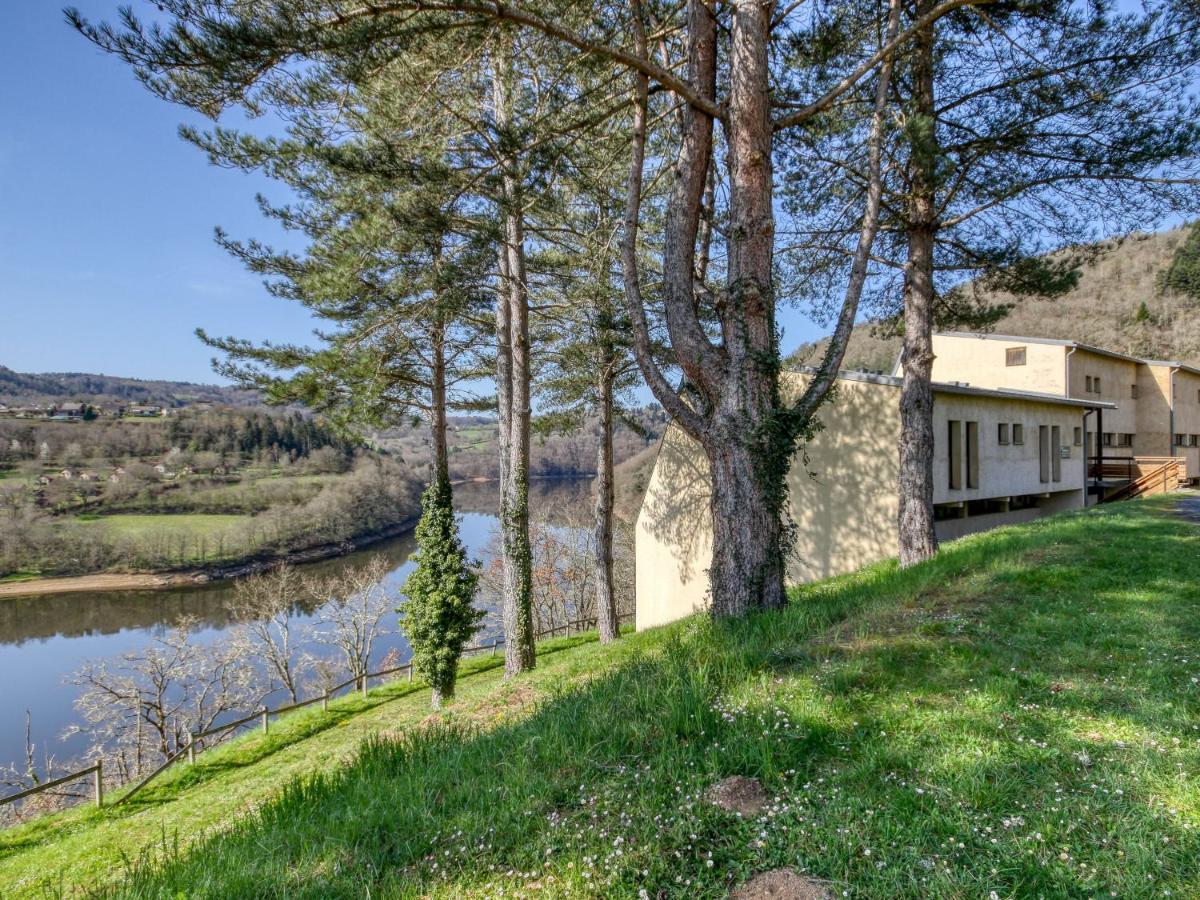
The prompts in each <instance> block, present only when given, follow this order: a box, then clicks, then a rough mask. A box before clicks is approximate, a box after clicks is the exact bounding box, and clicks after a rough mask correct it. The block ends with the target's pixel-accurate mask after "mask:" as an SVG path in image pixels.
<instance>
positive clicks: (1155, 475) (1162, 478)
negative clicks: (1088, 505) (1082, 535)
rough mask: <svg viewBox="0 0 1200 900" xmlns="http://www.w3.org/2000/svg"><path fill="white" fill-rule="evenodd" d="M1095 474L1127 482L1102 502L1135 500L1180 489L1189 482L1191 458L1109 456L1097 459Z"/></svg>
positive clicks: (1103, 477)
mask: <svg viewBox="0 0 1200 900" xmlns="http://www.w3.org/2000/svg"><path fill="white" fill-rule="evenodd" d="M1089 474H1090V476H1091V477H1093V478H1099V479H1102V480H1104V481H1107V482H1110V483H1111V482H1112V481H1123V482H1124V484H1122V485H1120V486H1118V487H1117V488H1116V489H1115V490H1113V491H1110V492H1108V493H1106V494H1104V496H1103V497H1102V499H1101V501H1100V502H1101V503H1112V502H1115V501H1117V500H1132V499H1133V498H1135V497H1149V496H1152V495H1154V494H1165V493H1168V492H1170V491H1176V490H1179V488H1180V487H1182V486H1183V485H1186V484H1187V483H1188V471H1187V460H1186V459H1185V458H1184V457H1181V456H1133V457H1129V458H1128V459H1111V458H1110V459H1106V460H1102V461H1100V462H1098V463H1093V465H1092V467H1091V472H1090V473H1089Z"/></svg>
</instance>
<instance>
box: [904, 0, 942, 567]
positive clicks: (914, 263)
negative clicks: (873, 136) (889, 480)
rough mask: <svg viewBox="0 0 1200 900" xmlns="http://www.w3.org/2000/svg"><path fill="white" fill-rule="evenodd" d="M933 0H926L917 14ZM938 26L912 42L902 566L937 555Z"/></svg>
mask: <svg viewBox="0 0 1200 900" xmlns="http://www.w3.org/2000/svg"><path fill="white" fill-rule="evenodd" d="M931 3H932V0H922V2H921V4H920V7H919V8H918V15H920V14H923V13H924V12H926V11H927V9H928V7H929V6H930V5H931ZM933 44H934V32H933V26H930V27H928V28H925V29H923V30H921V31H920V32H918V34H917V36H916V39H915V41H914V46H913V66H912V85H913V96H912V113H911V114H912V115H913V116H914V117H915V127H911V128H910V132H909V133H910V140H911V143H912V145H911V161H910V163H909V183H910V184H909V190H910V193H909V201H908V223H907V224H908V260H907V264H906V266H905V270H904V347H903V350H902V353H901V361H902V364H903V366H904V383H903V386H902V387H901V390H900V448H899V450H900V484H899V487H900V518H899V545H900V565H901V566H911V565H913V564H915V563H918V562H921V561H922V560H925V559H929V558H930V557H932V556H933V555H934V554H935V553H937V547H938V542H937V533H936V531H935V530H934V520H933V448H934V433H933V387H932V380H933V359H934V357H933V319H934V302H935V297H934V284H933V268H934V239H935V236H936V229H937V224H936V219H937V211H936V208H935V199H936V197H935V193H936V190H937V187H936V181H935V179H936V172H935V171H934V166H935V164H936V134H935V132H934V93H933V90H934V87H933Z"/></svg>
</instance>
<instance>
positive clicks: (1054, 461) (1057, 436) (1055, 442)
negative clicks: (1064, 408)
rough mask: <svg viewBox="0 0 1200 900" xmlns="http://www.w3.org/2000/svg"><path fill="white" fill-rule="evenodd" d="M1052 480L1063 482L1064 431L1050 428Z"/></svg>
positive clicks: (1053, 427) (1055, 427)
mask: <svg viewBox="0 0 1200 900" xmlns="http://www.w3.org/2000/svg"><path fill="white" fill-rule="evenodd" d="M1050 480H1051V481H1062V429H1061V428H1059V427H1058V426H1057V425H1053V426H1051V428H1050Z"/></svg>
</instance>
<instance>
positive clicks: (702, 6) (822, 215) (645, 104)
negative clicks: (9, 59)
mask: <svg viewBox="0 0 1200 900" xmlns="http://www.w3.org/2000/svg"><path fill="white" fill-rule="evenodd" d="M154 7H155V10H156V11H155V14H154V17H153V24H148V23H146V22H143V21H141V20H140V19H139V18H138V17H137V16H136V14H135V13H134V12H132V11H130V10H125V11H123V12H122V14H121V18H120V21H119V22H117V23H116V24H100V25H96V24H92V23H89V22H87V21H86V20H84V19H83V18H82V17H81V16H80V14H79V13H77V12H69V13H68V17H69V19H70V21H71V22H72V24H74V26H75V27H77V28H78V29H79V30H80V31H81V32H82V33H83V34H84V35H85V36H86V37H87V38H88V39H89V40H91V41H92V42H93V43H95V44H97V45H99V46H100V47H102V48H104V49H105V50H108V51H110V52H112V53H114V54H116V55H117V56H119V57H121V58H122V59H124V60H125V61H126V62H127V63H129V64H130V65H131V66H132V67H133V68H134V69H135V71H136V73H137V75H138V77H139V78H140V79H141V80H142V81H143V83H144V84H146V86H147V87H148V88H149V89H150V90H151V91H153V92H155V93H156V94H158V95H159V96H160V97H162V98H164V99H166V100H169V101H172V102H175V103H180V104H184V105H186V106H189V107H191V108H193V109H196V110H199V111H201V112H204V113H206V114H209V115H211V116H214V117H215V116H217V115H219V114H220V113H221V112H222V111H223V110H225V109H228V108H231V107H237V106H240V107H242V108H244V109H246V110H249V111H251V112H253V113H260V112H264V111H268V110H269V111H271V112H272V113H273V114H274V116H275V118H276V120H277V121H278V122H279V123H280V126H279V130H278V133H276V134H274V135H271V136H267V137H263V136H260V135H258V134H250V133H247V132H239V131H235V130H231V129H228V128H224V127H220V126H216V127H214V128H212V129H211V130H209V131H202V130H199V129H192V128H188V129H184V131H183V135H184V137H185V138H187V139H188V140H190V141H192V142H193V143H195V144H196V145H197V146H199V147H200V148H201V149H202V150H203V151H204V152H205V153H206V154H207V155H208V157H209V158H210V160H211V161H212V162H214V163H216V164H218V165H223V166H227V167H231V168H238V169H244V170H253V171H259V172H263V173H265V174H267V175H268V176H270V177H272V178H275V179H277V180H278V181H279V182H280V183H281V184H282V185H285V186H286V187H287V188H288V190H289V193H290V196H291V198H292V199H291V200H290V201H289V202H287V203H284V204H275V203H272V202H270V201H269V200H266V199H263V200H262V201H261V206H262V209H263V212H264V213H265V214H266V215H267V216H268V217H269V218H271V219H273V220H274V221H276V222H277V223H279V224H281V225H282V226H283V227H284V228H286V229H289V230H291V231H293V232H295V233H296V234H298V235H299V236H300V237H301V238H302V239H303V240H304V242H305V249H304V250H303V251H300V252H292V251H285V250H280V249H277V248H274V247H271V246H269V245H267V244H264V243H262V242H259V241H256V240H253V239H244V238H235V237H231V236H229V235H228V234H226V233H225V232H223V231H220V230H218V232H217V240H218V242H219V243H220V244H221V245H222V246H224V247H225V248H226V249H227V250H229V252H230V253H232V254H233V255H234V256H235V257H237V258H238V259H240V260H241V261H242V262H243V263H244V264H245V265H246V266H247V267H248V268H250V269H251V270H252V271H254V272H257V273H259V274H261V275H262V276H263V277H264V279H265V281H266V283H267V286H268V289H269V290H270V291H271V292H272V293H275V294H277V295H279V296H281V297H284V298H286V299H289V300H292V301H294V302H298V303H300V304H303V305H304V306H305V307H307V308H308V309H309V310H310V311H311V312H312V313H313V314H314V315H316V316H317V317H318V318H319V319H321V320H323V321H324V322H325V323H327V328H325V329H323V330H322V332H321V335H320V338H321V339H320V341H319V342H318V343H317V345H316V346H292V345H280V344H274V343H266V344H255V343H253V342H249V341H246V340H244V339H240V338H235V337H227V338H220V337H214V336H210V335H206V334H201V337H202V338H203V339H204V340H206V341H208V342H209V343H210V344H211V345H213V346H214V347H216V348H218V349H219V350H220V351H222V352H223V354H224V356H223V361H222V362H221V364H220V366H221V370H222V371H223V372H225V374H227V375H230V376H232V377H233V378H235V379H236V380H237V381H238V382H239V383H241V384H243V385H244V386H247V387H255V388H258V389H259V390H261V391H263V392H264V393H265V395H266V396H267V397H268V398H270V399H271V400H273V401H275V402H279V403H284V402H303V403H305V404H307V405H309V406H310V407H312V408H314V409H319V410H322V411H324V412H326V413H327V414H328V415H329V416H330V417H332V418H333V420H334V421H336V422H338V423H339V424H340V425H341V426H343V427H345V428H348V429H352V428H354V427H358V426H360V425H361V424H362V423H376V424H378V423H386V422H388V421H396V420H398V419H400V418H403V417H406V416H413V415H416V416H419V417H421V418H422V419H423V420H424V421H425V422H426V423H427V424H428V427H429V428H430V433H431V436H432V438H431V439H432V442H433V445H434V453H433V465H432V473H431V479H430V487H429V489H428V493H427V496H426V504H425V514H426V516H427V517H428V522H429V527H428V528H426V529H424V530H423V531H422V540H421V560H422V563H423V565H428V567H429V568H428V570H427V571H425V572H424V574H423V575H422V576H421V577H420V578H418V579H417V580H416V581H415V582H414V585H413V590H414V592H415V595H414V601H413V602H414V603H416V602H417V598H418V597H422V598H425V599H427V600H429V601H430V602H434V603H438V602H440V603H443V604H445V608H446V609H447V610H455V611H456V612H454V614H453V615H452V616H450V618H451V619H453V620H454V624H453V625H452V626H448V627H447V628H445V629H444V630H443V631H442V633H441V636H440V637H437V636H432V637H430V639H429V640H430V646H431V647H433V648H439V649H438V652H445V653H448V654H450V655H453V654H454V648H455V646H457V644H458V638H457V637H456V635H459V634H461V632H462V628H460V627H459V626H460V625H461V622H462V617H464V616H467V617H469V615H470V612H469V610H468V609H467V608H466V606H465V605H464V604H463V603H462V596H463V594H464V592H465V588H466V587H467V585H466V584H465V582H464V581H463V579H464V578H465V568H464V564H463V562H462V559H461V547H460V546H459V545H458V543H457V542H456V538H455V535H454V528H453V517H452V516H450V515H449V514H448V511H449V509H450V507H449V504H450V497H451V490H450V485H449V476H448V465H447V450H446V416H447V411H448V410H453V409H479V408H490V409H494V410H495V411H496V414H497V417H498V422H499V457H500V482H501V501H500V511H499V512H500V519H501V526H502V531H501V559H502V567H501V568H502V571H501V572H500V592H501V595H502V598H503V602H502V610H503V624H504V629H505V633H506V636H507V638H508V643H507V646H506V671H507V672H508V673H509V674H515V673H518V672H521V671H524V670H526V669H529V668H531V667H532V666H533V665H534V652H533V642H532V635H533V614H532V605H531V595H532V587H531V577H532V574H531V572H532V570H531V565H532V556H533V553H532V546H531V539H530V526H529V505H528V481H529V476H530V443H531V430H532V426H533V422H534V418H535V417H534V407H535V405H536V406H537V407H538V410H539V413H543V412H544V413H546V414H547V415H548V416H550V417H553V418H557V420H558V421H559V422H561V423H562V424H563V427H570V426H571V424H572V423H573V422H576V421H578V419H579V416H580V415H588V416H594V417H595V418H596V419H597V420H598V421H599V422H600V423H601V428H602V440H601V441H600V448H599V451H598V457H597V466H596V468H597V472H598V473H599V475H598V477H597V479H596V496H595V510H594V524H593V528H594V532H595V535H596V537H597V543H598V545H599V546H600V547H601V548H604V547H611V542H612V528H611V513H612V489H611V484H612V478H611V471H612V452H611V446H610V443H609V440H608V436H609V435H611V428H612V423H613V422H615V421H616V420H618V419H619V418H620V417H621V415H622V414H623V411H624V408H625V407H626V406H627V405H628V402H629V397H630V395H631V392H632V391H633V389H634V388H635V387H636V386H637V385H638V384H639V383H644V384H645V385H647V386H648V388H649V390H650V391H651V393H652V394H653V396H654V398H655V399H656V400H657V402H658V403H659V404H661V406H662V407H663V408H664V409H665V410H666V412H667V413H668V414H669V415H670V417H671V419H672V421H673V422H674V423H675V424H676V425H677V426H678V427H679V428H681V429H682V430H683V431H684V432H686V433H687V434H688V435H689V436H690V437H691V438H692V439H693V440H695V441H696V442H697V443H698V444H699V446H700V447H701V448H702V449H703V452H704V455H705V457H706V459H707V462H708V466H709V470H710V474H711V482H712V496H711V511H712V524H713V532H714V533H713V557H712V560H711V565H710V567H709V569H708V577H709V581H710V597H711V609H712V613H713V614H714V615H715V616H717V617H724V616H735V615H741V614H744V613H746V612H749V611H752V610H759V609H770V608H775V607H778V606H780V605H782V604H783V603H784V602H785V600H786V594H785V590H784V575H785V569H786V565H785V561H786V556H787V554H788V552H789V548H790V541H789V535H790V534H791V528H792V526H791V524H790V523H789V521H788V509H787V507H788V498H787V493H786V483H785V479H786V474H787V471H788V468H789V467H790V465H791V462H792V459H793V456H794V454H795V453H796V451H797V449H798V448H802V447H803V444H804V443H805V441H807V440H808V439H810V438H811V437H812V435H813V434H814V433H815V432H816V431H817V430H818V428H819V413H820V409H821V406H822V404H823V403H824V402H826V401H827V399H828V398H829V397H830V395H831V390H832V388H833V386H834V383H835V379H836V376H837V371H838V369H839V366H840V364H841V361H842V359H843V356H844V353H845V348H846V342H847V340H848V338H849V335H850V334H851V332H852V330H853V328H854V325H855V322H856V321H857V319H858V318H859V317H860V315H862V314H864V313H869V312H872V311H880V310H885V311H889V312H890V314H891V316H892V317H893V318H894V319H895V320H896V321H898V322H901V323H902V328H903V340H904V349H903V356H902V360H903V363H904V385H903V389H902V396H901V400H900V404H901V419H902V435H901V439H900V445H899V447H898V448H897V452H898V454H899V460H900V494H901V507H900V517H899V521H898V522H897V528H898V531H899V535H900V548H901V550H900V556H901V562H902V563H903V564H906V565H907V564H911V563H913V562H916V561H919V560H921V559H925V558H927V557H929V556H930V555H931V554H933V553H934V552H936V544H937V541H936V535H935V533H934V529H933V506H932V477H933V476H932V457H933V453H932V450H933V445H934V438H933V425H932V423H933V418H932V416H933V412H932V388H931V381H930V373H931V367H932V350H931V346H932V337H931V335H932V331H933V328H934V327H935V326H941V325H945V324H952V323H960V324H961V323H969V324H971V325H973V326H976V327H988V326H989V325H990V324H992V323H994V322H995V321H997V320H998V319H999V318H1000V317H1002V315H1003V313H1004V310H1003V309H1002V308H994V307H992V306H989V305H988V304H987V303H984V302H980V299H979V298H980V294H979V293H978V289H979V288H981V287H987V288H995V287H1002V288H1003V289H1004V290H1006V291H1007V292H1008V293H1010V294H1013V295H1017V296H1036V297H1052V296H1054V295H1056V294H1057V293H1060V292H1062V291H1063V290H1066V289H1067V288H1069V286H1070V285H1072V284H1073V283H1074V281H1075V279H1076V278H1077V273H1078V265H1079V263H1080V261H1081V257H1082V255H1083V254H1082V253H1075V254H1067V255H1065V256H1063V255H1059V256H1056V257H1054V258H1047V257H1045V256H1044V254H1043V253H1042V252H1041V251H1043V250H1044V249H1047V248H1052V247H1068V248H1070V247H1074V246H1076V245H1077V244H1078V242H1079V241H1080V240H1081V239H1082V238H1084V237H1087V236H1091V233H1092V232H1094V231H1096V230H1105V231H1111V230H1113V229H1119V228H1120V227H1122V226H1123V225H1127V224H1129V223H1131V222H1136V221H1138V220H1139V219H1140V218H1143V217H1146V216H1161V215H1164V214H1167V213H1170V212H1172V211H1176V210H1182V209H1186V208H1187V206H1188V205H1189V204H1194V202H1195V199H1196V198H1195V186H1196V184H1197V177H1196V176H1197V172H1196V155H1195V149H1196V144H1197V140H1198V132H1197V124H1196V123H1197V121H1198V119H1197V115H1196V113H1197V112H1198V110H1197V104H1196V100H1195V99H1193V98H1192V96H1191V95H1190V93H1189V85H1190V82H1191V79H1192V77H1193V75H1194V71H1195V66H1196V61H1197V46H1198V45H1197V37H1198V35H1200V20H1197V18H1196V17H1195V15H1194V10H1193V9H1192V7H1191V6H1189V5H1187V4H1182V3H1175V2H1171V0H1167V2H1159V3H1150V4H1146V5H1144V6H1142V7H1139V8H1138V9H1136V10H1132V11H1125V10H1124V9H1122V8H1117V7H1116V6H1115V5H1113V4H1110V3H1107V2H1093V3H1086V4H1085V3H1076V2H1070V0H1032V2H1025V3H1020V4H1015V3H1005V2H983V0H887V2H882V0H854V2H851V3H849V4H839V5H837V6H829V5H827V4H822V3H810V4H803V3H791V4H778V3H774V2H748V0H737V2H732V3H727V4H711V3H706V2H703V0H684V2H682V3H678V4H675V3H661V2H656V0H630V2H628V3H618V4H613V3H605V2H601V3H599V4H574V3H568V4H561V3H560V4H551V3H547V2H542V0H533V2H530V3H527V4H522V5H518V6H513V5H508V4H503V3H496V2H491V0H469V2H467V0H445V2H436V3H434V2H429V0H376V2H373V3H369V4H357V5H356V4H350V5H348V4H344V3H341V2H338V0H276V2H273V3H270V4H228V3H225V2H217V0H201V2H196V0H159V2H157V3H156V4H154ZM789 303H802V304H808V305H811V308H812V309H813V310H814V311H815V314H816V315H818V316H819V317H822V319H823V320H824V321H826V322H827V323H828V324H829V325H830V327H831V330H832V338H831V340H830V341H829V344H828V348H827V350H826V352H825V353H824V355H823V357H822V358H821V359H820V360H818V361H817V364H816V365H815V367H814V369H813V372H812V375H811V377H810V378H809V379H808V380H807V382H806V386H805V388H804V390H803V391H802V392H801V393H800V395H799V396H797V397H791V396H785V395H784V392H783V391H781V389H780V368H781V356H780V346H779V343H780V329H779V325H778V318H777V316H778V310H779V308H780V307H781V305H784V304H789ZM485 377H486V378H489V379H490V381H491V383H492V384H494V387H495V392H494V395H493V394H492V393H491V391H490V390H488V391H486V392H485V391H481V390H480V389H479V385H480V384H481V383H483V382H481V379H484V378H485ZM597 565H598V569H597V572H596V576H597V577H596V584H597V594H596V596H597V601H598V602H597V609H598V613H599V620H600V631H601V635H602V637H603V639H605V640H611V639H613V638H615V637H616V635H617V629H616V618H615V611H614V606H613V602H612V599H611V598H612V596H613V590H612V566H611V553H608V552H604V551H603V550H602V552H601V553H600V554H599V555H598V563H597ZM455 573H457V574H455ZM439 642H440V643H439ZM431 665H432V664H431Z"/></svg>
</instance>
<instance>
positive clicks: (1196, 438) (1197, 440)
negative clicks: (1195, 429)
mask: <svg viewBox="0 0 1200 900" xmlns="http://www.w3.org/2000/svg"><path fill="white" fill-rule="evenodd" d="M1192 446H1193V447H1200V434H1193V435H1192Z"/></svg>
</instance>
